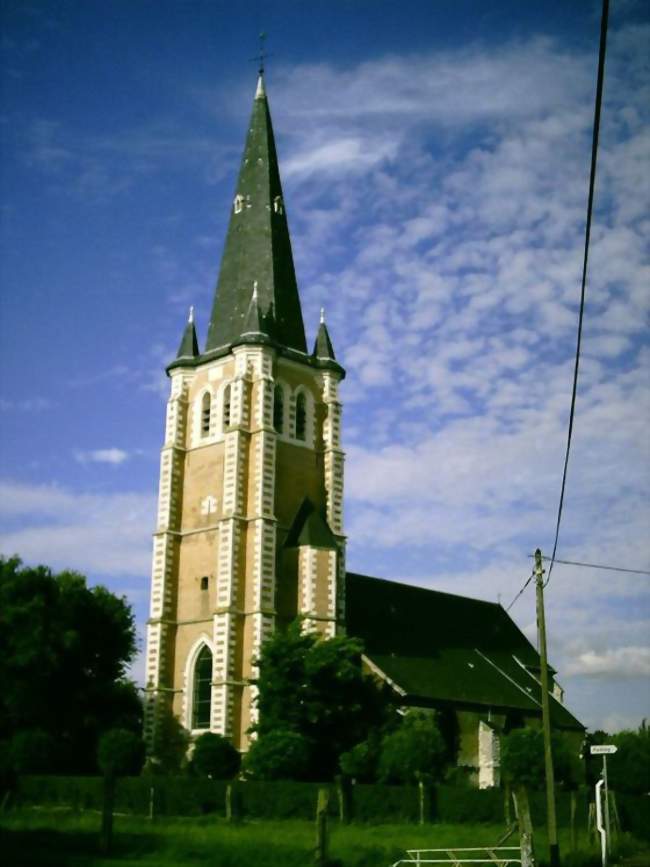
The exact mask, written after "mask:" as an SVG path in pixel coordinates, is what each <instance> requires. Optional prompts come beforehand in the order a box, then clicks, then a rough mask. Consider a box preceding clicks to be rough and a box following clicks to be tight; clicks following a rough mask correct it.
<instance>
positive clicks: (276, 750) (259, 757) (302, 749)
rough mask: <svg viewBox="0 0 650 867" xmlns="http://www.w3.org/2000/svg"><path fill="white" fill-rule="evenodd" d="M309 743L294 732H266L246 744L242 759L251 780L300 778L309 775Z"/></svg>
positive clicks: (310, 746)
mask: <svg viewBox="0 0 650 867" xmlns="http://www.w3.org/2000/svg"><path fill="white" fill-rule="evenodd" d="M312 754H313V744H310V743H308V742H307V741H306V740H305V738H304V737H303V736H302V735H300V734H298V733H297V732H291V731H282V730H277V731H273V732H266V734H264V735H263V736H261V737H259V738H257V739H255V740H254V741H253V743H252V744H251V745H250V748H249V750H248V752H247V753H246V755H245V757H244V761H243V767H244V771H245V773H246V776H247V777H252V778H253V779H254V780H301V779H306V778H307V777H308V776H309V767H310V759H311V756H312Z"/></svg>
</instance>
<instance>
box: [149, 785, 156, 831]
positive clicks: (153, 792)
mask: <svg viewBox="0 0 650 867" xmlns="http://www.w3.org/2000/svg"><path fill="white" fill-rule="evenodd" d="M155 798H156V790H155V789H154V787H153V786H150V787H149V819H150V820H151V821H152V822H153V819H154V813H155Z"/></svg>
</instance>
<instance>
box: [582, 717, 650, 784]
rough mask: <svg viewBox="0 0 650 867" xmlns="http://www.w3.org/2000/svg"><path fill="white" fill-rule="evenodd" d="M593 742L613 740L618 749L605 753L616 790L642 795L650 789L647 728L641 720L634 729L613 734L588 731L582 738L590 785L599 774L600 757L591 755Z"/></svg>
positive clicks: (649, 744) (599, 742)
mask: <svg viewBox="0 0 650 867" xmlns="http://www.w3.org/2000/svg"><path fill="white" fill-rule="evenodd" d="M593 744H613V745H614V746H615V747H616V748H617V752H616V753H614V754H613V755H610V756H607V778H608V783H609V787H610V788H611V789H615V790H616V791H617V792H628V793H630V794H634V795H645V794H647V793H648V792H650V729H648V726H647V724H646V721H645V720H643V721H642V722H641V725H640V726H639V728H638V729H637V730H636V731H632V730H626V731H622V732H618V733H617V734H615V735H610V734H607V732H604V731H595V732H590V733H589V734H588V735H587V737H586V738H585V744H584V752H585V754H586V759H587V780H588V783H589V785H590V786H593V785H595V783H596V782H597V781H598V779H599V778H600V775H601V773H602V768H603V757H602V756H592V755H590V752H589V748H590V747H591V746H592V745H593Z"/></svg>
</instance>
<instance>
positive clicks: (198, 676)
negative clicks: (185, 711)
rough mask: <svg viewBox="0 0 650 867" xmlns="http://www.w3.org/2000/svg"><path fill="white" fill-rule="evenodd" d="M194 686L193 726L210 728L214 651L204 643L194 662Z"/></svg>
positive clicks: (194, 727)
mask: <svg viewBox="0 0 650 867" xmlns="http://www.w3.org/2000/svg"><path fill="white" fill-rule="evenodd" d="M192 683H193V686H192V728H193V729H209V728H210V706H211V704H212V653H211V651H210V648H209V647H207V646H206V645H203V647H202V648H201V650H200V652H199V655H198V656H197V657H196V662H195V663H194V678H193V681H192Z"/></svg>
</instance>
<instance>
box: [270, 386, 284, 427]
mask: <svg viewBox="0 0 650 867" xmlns="http://www.w3.org/2000/svg"><path fill="white" fill-rule="evenodd" d="M273 427H274V428H275V429H276V431H277V432H278V433H282V432H283V430H284V391H283V389H282V386H281V385H276V386H275V389H274V390H273Z"/></svg>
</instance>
